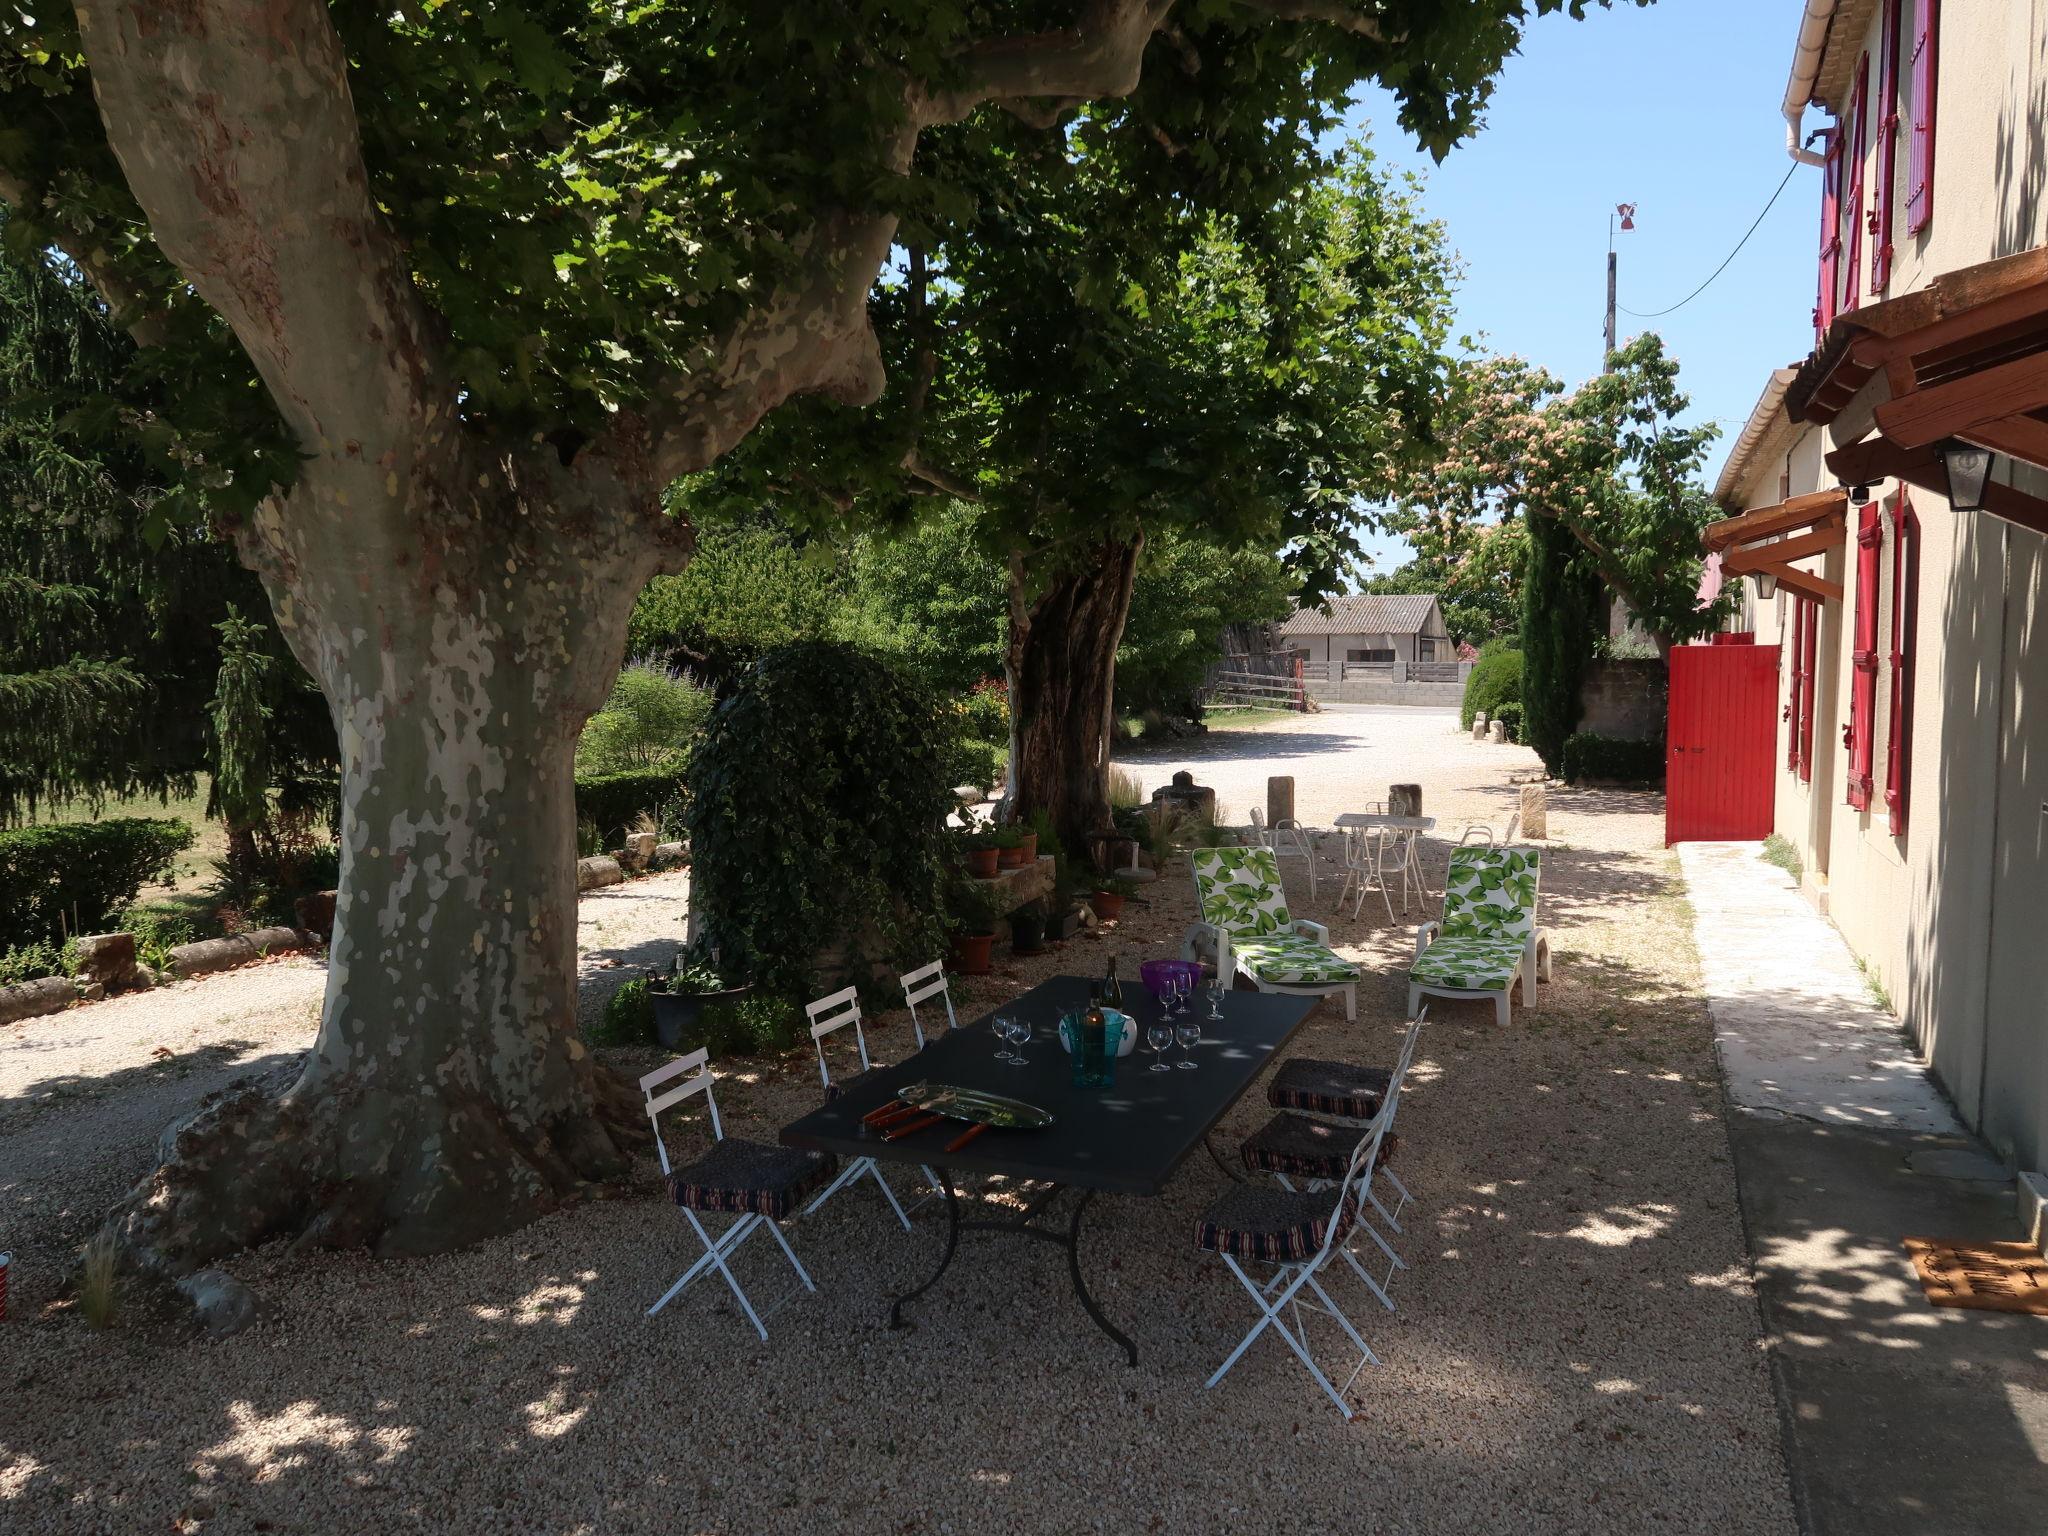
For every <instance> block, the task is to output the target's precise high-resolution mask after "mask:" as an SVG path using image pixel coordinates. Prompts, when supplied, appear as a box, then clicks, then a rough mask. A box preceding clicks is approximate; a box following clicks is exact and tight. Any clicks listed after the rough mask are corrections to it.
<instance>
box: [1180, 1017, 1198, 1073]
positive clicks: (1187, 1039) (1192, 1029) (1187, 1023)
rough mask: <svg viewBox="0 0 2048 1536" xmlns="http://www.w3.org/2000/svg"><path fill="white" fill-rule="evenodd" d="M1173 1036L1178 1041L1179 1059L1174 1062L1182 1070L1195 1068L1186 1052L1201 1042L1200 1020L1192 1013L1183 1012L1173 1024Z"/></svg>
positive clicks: (1187, 1070)
mask: <svg viewBox="0 0 2048 1536" xmlns="http://www.w3.org/2000/svg"><path fill="white" fill-rule="evenodd" d="M1173 1038H1174V1039H1175V1040H1176V1041H1178V1042H1179V1043H1180V1060H1179V1061H1177V1062H1176V1063H1174V1065H1176V1066H1177V1067H1179V1068H1180V1069H1181V1071H1183V1072H1192V1071H1194V1070H1195V1064H1194V1062H1192V1061H1191V1060H1189V1059H1188V1053H1189V1052H1190V1051H1192V1050H1193V1049H1194V1048H1195V1047H1196V1046H1198V1045H1200V1044H1201V1043H1202V1021H1201V1019H1199V1018H1198V1017H1196V1016H1195V1015H1194V1014H1192V1013H1187V1014H1183V1015H1182V1016H1181V1017H1180V1018H1179V1019H1178V1020H1177V1021H1176V1022H1175V1023H1174V1026H1173Z"/></svg>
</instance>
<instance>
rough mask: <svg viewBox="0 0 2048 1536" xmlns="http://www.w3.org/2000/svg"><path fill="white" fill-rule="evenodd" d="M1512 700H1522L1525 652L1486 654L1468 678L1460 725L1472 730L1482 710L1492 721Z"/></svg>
mask: <svg viewBox="0 0 2048 1536" xmlns="http://www.w3.org/2000/svg"><path fill="white" fill-rule="evenodd" d="M1511 702H1512V703H1515V704H1520V703H1521V702H1522V653H1521V652H1520V651H1511V650H1498V651H1494V652H1492V653H1490V654H1487V653H1482V654H1481V655H1480V658H1479V660H1478V661H1476V662H1474V663H1473V665H1472V672H1471V675H1470V676H1468V677H1467V678H1466V679H1465V700H1464V703H1462V704H1461V705H1459V707H1458V724H1459V725H1461V726H1463V727H1464V728H1465V729H1466V730H1468V731H1469V730H1471V729H1472V721H1473V720H1474V719H1475V718H1476V717H1477V716H1478V715H1479V714H1480V713H1481V712H1482V711H1483V712H1484V713H1485V715H1486V718H1487V719H1489V720H1491V719H1493V718H1494V717H1495V716H1496V715H1498V714H1499V713H1500V707H1501V706H1502V705H1503V704H1507V703H1511Z"/></svg>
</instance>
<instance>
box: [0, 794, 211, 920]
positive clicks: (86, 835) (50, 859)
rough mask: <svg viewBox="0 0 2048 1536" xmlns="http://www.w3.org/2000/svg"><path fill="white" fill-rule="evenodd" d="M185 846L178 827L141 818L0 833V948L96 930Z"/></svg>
mask: <svg viewBox="0 0 2048 1536" xmlns="http://www.w3.org/2000/svg"><path fill="white" fill-rule="evenodd" d="M191 844H192V829H191V828H190V827H188V826H186V825H185V823H184V822H182V821H171V820H168V819H164V818H153V817H144V816H124V817H120V818H117V819H114V820H109V821H73V822H63V823H60V824H58V825H54V826H45V827H16V828H13V829H11V830H8V831H0V948H8V947H11V946H15V945H25V944H34V943H36V942H38V941H40V940H48V939H57V938H60V937H62V936H63V935H64V934H65V933H67V932H69V933H95V932H98V931H99V930H100V929H101V928H103V927H105V926H106V922H107V919H108V918H109V917H111V916H112V915H113V913H114V912H115V911H116V910H117V909H119V908H120V907H122V906H125V905H126V904H127V903H128V902H130V901H132V900H134V899H135V893H136V892H137V891H139V890H141V889H142V887H143V884H144V883H145V882H146V881H148V880H151V879H153V878H156V877H158V876H160V875H161V874H162V873H163V871H164V868H165V866H166V865H168V864H169V863H170V862H171V859H172V857H173V856H174V855H176V854H178V853H181V852H183V851H184V850H185V849H186V848H188V847H190V846H191Z"/></svg>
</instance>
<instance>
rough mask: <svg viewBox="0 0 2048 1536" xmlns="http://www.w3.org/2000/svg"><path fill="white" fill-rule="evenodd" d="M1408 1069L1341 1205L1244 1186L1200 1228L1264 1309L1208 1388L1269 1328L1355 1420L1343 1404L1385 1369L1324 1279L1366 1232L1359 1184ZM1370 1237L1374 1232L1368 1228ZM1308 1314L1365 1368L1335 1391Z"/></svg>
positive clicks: (1344, 1185)
mask: <svg viewBox="0 0 2048 1536" xmlns="http://www.w3.org/2000/svg"><path fill="white" fill-rule="evenodd" d="M1406 1070H1407V1064H1406V1063H1405V1062H1403V1063H1400V1064H1399V1065H1397V1066H1396V1067H1395V1069H1394V1072H1393V1074H1392V1076H1391V1077H1390V1079H1389V1081H1388V1084H1387V1103H1386V1105H1385V1106H1384V1107H1383V1108H1382V1109H1381V1110H1380V1112H1379V1114H1378V1115H1376V1116H1375V1117H1374V1118H1373V1121H1372V1123H1371V1124H1370V1125H1369V1126H1367V1127H1366V1129H1365V1131H1364V1133H1363V1134H1361V1135H1360V1136H1359V1137H1358V1139H1357V1141H1356V1142H1355V1143H1354V1145H1353V1147H1352V1150H1351V1155H1350V1156H1349V1158H1347V1159H1346V1166H1345V1170H1344V1177H1343V1179H1342V1181H1341V1182H1340V1183H1339V1184H1338V1186H1337V1190H1336V1195H1335V1198H1334V1199H1333V1198H1332V1197H1331V1193H1330V1191H1328V1190H1323V1191H1321V1192H1319V1193H1309V1192H1305V1191H1295V1190H1286V1189H1271V1188H1264V1187H1261V1186H1259V1185H1256V1184H1238V1185H1234V1186H1232V1187H1231V1188H1230V1189H1229V1190H1227V1191H1225V1193H1224V1194H1223V1196H1222V1197H1221V1198H1220V1199H1218V1200H1217V1201H1216V1203H1215V1204H1214V1205H1212V1206H1210V1207H1209V1209H1208V1210H1207V1211H1206V1212H1204V1213H1203V1215H1202V1219H1201V1221H1200V1222H1198V1223H1197V1224H1196V1227H1195V1246H1196V1247H1198V1248H1201V1249H1204V1250H1206V1251H1208V1252H1210V1253H1214V1254H1217V1255H1219V1256H1220V1257H1221V1258H1222V1260H1223V1262H1224V1264H1225V1265H1226V1266H1227V1267H1228V1268H1229V1270H1230V1272H1231V1274H1233V1275H1235V1276H1236V1277H1237V1280H1238V1283H1239V1284H1240V1285H1242V1286H1243V1287H1244V1288H1245V1292H1246V1294H1248V1295H1249V1296H1250V1297H1251V1298H1252V1303H1253V1305H1254V1306H1256V1307H1257V1308H1258V1309H1259V1320H1258V1322H1257V1323H1255V1324H1253V1326H1252V1330H1251V1332H1250V1333H1247V1334H1246V1335H1245V1336H1244V1339H1243V1341H1242V1342H1241V1343H1239V1345H1238V1346H1237V1348H1236V1349H1234V1350H1232V1351H1231V1352H1230V1354H1229V1356H1228V1357H1227V1358H1226V1359H1225V1360H1224V1362H1223V1363H1222V1364H1221V1365H1220V1366H1218V1367H1217V1368H1216V1374H1215V1375H1213V1376H1211V1377H1210V1378H1209V1380H1208V1383H1207V1385H1209V1386H1211V1387H1213V1386H1215V1385H1216V1383H1217V1382H1219V1381H1221V1380H1222V1379H1223V1378H1224V1377H1225V1376H1226V1375H1228V1374H1229V1372H1230V1369H1231V1367H1232V1366H1234V1365H1236V1364H1237V1362H1238V1361H1239V1360H1241V1359H1242V1358H1244V1353H1245V1351H1246V1350H1248V1349H1250V1348H1251V1347H1252V1343H1253V1341H1254V1340H1256V1339H1257V1338H1258V1336H1259V1335H1260V1334H1262V1333H1264V1332H1265V1331H1266V1329H1267V1328H1269V1327H1270V1328H1272V1329H1274V1330H1275V1331H1276V1332H1278V1333H1279V1335H1280V1337H1281V1338H1282V1339H1284V1340H1285V1341H1286V1343H1287V1347H1288V1348H1289V1349H1291V1350H1293V1351H1294V1354H1295V1357H1296V1358H1297V1359H1299V1360H1300V1361H1301V1363H1302V1364H1303V1365H1305V1366H1307V1367H1308V1372H1309V1374H1310V1375H1311V1376H1313V1377H1315V1379H1316V1385H1318V1386H1319V1387H1321V1388H1322V1389H1323V1391H1324V1392H1326V1393H1327V1394H1328V1395H1329V1398H1330V1401H1331V1402H1333V1403H1335V1404H1336V1405H1337V1411H1338V1412H1340V1413H1342V1414H1343V1415H1344V1417H1345V1418H1347V1419H1348V1418H1350V1417H1351V1416H1352V1413H1351V1405H1350V1404H1349V1403H1347V1402H1345V1401H1344V1393H1345V1392H1346V1391H1347V1390H1348V1389H1349V1388H1350V1386H1351V1383H1352V1382H1354V1381H1356V1380H1357V1379H1358V1373H1359V1372H1360V1371H1362V1370H1364V1369H1365V1368H1366V1366H1368V1365H1377V1364H1378V1363H1379V1357H1378V1356H1377V1355H1375V1354H1374V1353H1373V1352H1372V1347H1371V1346H1370V1345H1369V1344H1367V1343H1366V1342H1365V1339H1364V1337H1363V1336H1362V1335H1361V1334H1360V1333H1359V1331H1358V1329H1357V1328H1356V1327H1354V1326H1353V1325H1352V1322H1351V1319H1350V1318H1349V1317H1347V1316H1345V1314H1344V1309H1343V1308H1342V1307H1340V1306H1338V1305H1337V1302H1336V1299H1335V1298H1334V1297H1332V1296H1331V1295H1330V1293H1329V1291H1328V1290H1327V1289H1326V1288H1325V1287H1324V1285H1323V1282H1322V1280H1321V1279H1320V1278H1319V1275H1320V1272H1321V1271H1322V1269H1323V1267H1324V1266H1325V1265H1326V1264H1327V1263H1328V1262H1329V1260H1330V1257H1331V1255H1332V1254H1336V1253H1344V1254H1350V1240H1351V1237H1352V1235H1353V1234H1354V1233H1355V1232H1356V1231H1357V1229H1358V1228H1359V1227H1361V1226H1367V1224H1366V1223H1364V1222H1363V1221H1362V1220H1361V1219H1360V1209H1359V1206H1360V1187H1359V1181H1360V1180H1361V1179H1362V1178H1364V1177H1366V1176H1367V1172H1368V1170H1370V1169H1371V1167H1372V1166H1373V1164H1374V1162H1375V1161H1376V1160H1377V1159H1378V1158H1379V1155H1380V1150H1381V1143H1382V1141H1383V1140H1384V1139H1385V1136H1386V1129H1387V1126H1388V1124H1389V1122H1390V1121H1391V1120H1392V1118H1393V1115H1392V1108H1393V1105H1394V1103H1395V1102H1396V1100H1398V1098H1399V1097H1400V1092H1401V1078H1402V1075H1403V1073H1404V1072H1405V1071H1406ZM1367 1230H1370V1228H1369V1226H1367ZM1351 1262H1352V1267H1353V1269H1354V1270H1359V1266H1358V1263H1357V1258H1356V1255H1351ZM1247 1263H1255V1264H1270V1265H1272V1266H1274V1273H1273V1276H1272V1278H1270V1279H1269V1280H1267V1281H1266V1282H1265V1283H1264V1284H1261V1283H1259V1282H1258V1281H1256V1280H1254V1279H1252V1277H1251V1276H1250V1275H1248V1274H1246V1273H1245V1271H1244V1265H1245V1264H1247ZM1359 1272H1360V1273H1362V1271H1359ZM1304 1291H1306V1292H1309V1293H1312V1297H1313V1299H1310V1300H1304V1299H1303V1292H1304ZM1382 1300H1384V1297H1382ZM1304 1311H1307V1312H1320V1313H1323V1314H1324V1315H1325V1316H1327V1317H1330V1318H1332V1319H1334V1320H1335V1321H1336V1323H1337V1326H1338V1327H1340V1328H1341V1329H1343V1331H1344V1335H1345V1337H1346V1338H1348V1339H1349V1340H1350V1341H1351V1343H1352V1344H1353V1345H1354V1346H1355V1347H1356V1348H1357V1349H1358V1351H1359V1361H1358V1364H1357V1365H1355V1366H1353V1367H1352V1369H1351V1373H1350V1374H1349V1375H1348V1376H1346V1377H1345V1378H1344V1380H1343V1382H1342V1384H1341V1385H1339V1384H1333V1383H1332V1382H1331V1380H1330V1378H1329V1377H1328V1376H1326V1375H1324V1374H1323V1370H1322V1367H1321V1366H1319V1365H1317V1364H1316V1360H1315V1356H1314V1355H1312V1354H1311V1353H1309V1348H1308V1330H1307V1327H1306V1325H1305V1324H1304V1322H1303V1319H1302V1313H1303V1312H1304ZM1289 1319H1291V1320H1292V1322H1293V1325H1294V1326H1293V1327H1292V1328H1290V1327H1289V1326H1288V1320H1289Z"/></svg>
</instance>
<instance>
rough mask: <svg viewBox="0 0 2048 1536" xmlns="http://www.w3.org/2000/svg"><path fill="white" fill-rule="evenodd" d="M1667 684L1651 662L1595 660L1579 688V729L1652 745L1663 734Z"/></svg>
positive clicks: (1659, 667) (1659, 666) (1662, 668)
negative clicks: (1650, 742) (1647, 742)
mask: <svg viewBox="0 0 2048 1536" xmlns="http://www.w3.org/2000/svg"><path fill="white" fill-rule="evenodd" d="M1669 693H1670V683H1669V679H1668V677H1667V675H1666V669H1665V665H1664V663H1663V662H1662V661H1661V660H1658V659H1655V658H1648V659H1636V658H1617V657H1607V656H1604V657H1599V658H1596V659H1595V660H1594V661H1592V662H1591V663H1589V664H1588V666H1587V667H1586V675H1585V678H1584V679H1583V680H1582V681H1581V682H1580V684H1579V712H1580V713H1579V726H1578V728H1579V729H1580V730H1582V731H1587V732H1590V733H1592V734H1593V735H1596V736H1614V737H1618V738H1620V739H1621V740H1623V741H1652V740H1655V739H1656V738H1658V737H1660V736H1662V735H1663V734H1664V724H1665V716H1666V714H1667V713H1668V711H1669V702H1668V699H1669Z"/></svg>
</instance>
